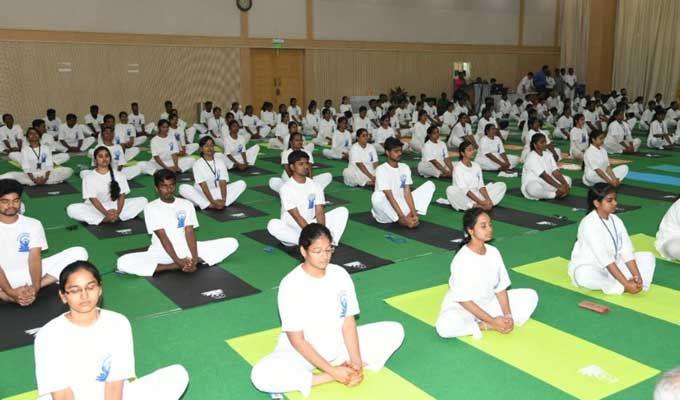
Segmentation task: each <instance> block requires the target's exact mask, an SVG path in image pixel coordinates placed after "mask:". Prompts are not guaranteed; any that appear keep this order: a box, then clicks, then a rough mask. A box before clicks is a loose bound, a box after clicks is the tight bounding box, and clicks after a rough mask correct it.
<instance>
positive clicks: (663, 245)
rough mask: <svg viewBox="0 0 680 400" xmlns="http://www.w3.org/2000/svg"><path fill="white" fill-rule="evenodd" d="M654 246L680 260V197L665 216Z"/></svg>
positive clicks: (668, 257)
mask: <svg viewBox="0 0 680 400" xmlns="http://www.w3.org/2000/svg"><path fill="white" fill-rule="evenodd" d="M654 246H655V247H656V249H657V250H658V251H659V253H661V255H663V256H664V257H666V258H667V259H669V260H676V261H680V199H678V200H676V201H675V203H673V205H672V206H671V207H670V208H669V209H668V211H666V214H665V215H664V216H663V219H662V220H661V223H660V224H659V231H658V232H657V233H656V241H655V242H654Z"/></svg>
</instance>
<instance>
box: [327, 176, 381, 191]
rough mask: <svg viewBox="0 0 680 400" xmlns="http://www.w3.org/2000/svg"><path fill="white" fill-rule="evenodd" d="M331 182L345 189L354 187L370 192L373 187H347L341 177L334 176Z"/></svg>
mask: <svg viewBox="0 0 680 400" xmlns="http://www.w3.org/2000/svg"><path fill="white" fill-rule="evenodd" d="M333 181H335V182H337V183H339V184H341V185H343V186H344V187H346V188H352V187H355V188H357V189H364V190H370V191H371V192H372V191H373V186H368V185H367V186H347V185H345V181H344V180H343V179H342V176H334V177H333Z"/></svg>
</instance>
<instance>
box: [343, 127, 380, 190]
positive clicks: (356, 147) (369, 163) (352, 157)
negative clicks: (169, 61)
mask: <svg viewBox="0 0 680 400" xmlns="http://www.w3.org/2000/svg"><path fill="white" fill-rule="evenodd" d="M383 121H384V119H383ZM368 139H369V134H368V131H367V130H366V129H359V131H358V132H357V142H356V143H354V144H353V145H352V148H351V149H350V151H349V164H348V165H347V168H345V169H344V170H343V171H342V179H343V181H344V182H345V185H347V186H367V185H368V186H374V185H375V169H376V167H377V166H378V153H377V152H376V150H375V147H373V145H372V144H370V143H368Z"/></svg>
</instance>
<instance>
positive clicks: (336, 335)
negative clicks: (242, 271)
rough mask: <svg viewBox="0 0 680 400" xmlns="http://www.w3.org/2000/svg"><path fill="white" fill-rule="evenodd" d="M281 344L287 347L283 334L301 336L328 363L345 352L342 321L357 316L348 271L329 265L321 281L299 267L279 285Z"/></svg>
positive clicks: (352, 287) (352, 284)
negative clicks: (300, 334)
mask: <svg viewBox="0 0 680 400" xmlns="http://www.w3.org/2000/svg"><path fill="white" fill-rule="evenodd" d="M278 305H279V316H280V317H281V331H282V333H281V336H280V340H281V341H283V343H285V345H286V346H289V342H288V338H287V335H286V332H302V333H303V334H304V337H305V340H307V342H309V344H310V345H311V346H312V347H313V348H314V350H316V352H317V353H319V355H320V356H321V357H323V358H324V359H325V360H327V361H333V360H335V359H336V358H338V357H340V356H341V355H342V354H343V353H344V352H343V349H344V348H345V341H344V338H343V334H342V326H343V323H344V321H345V318H347V317H349V316H354V315H357V314H359V302H358V301H357V296H356V292H355V290H354V283H353V282H352V278H351V277H350V276H349V274H348V273H347V271H345V270H344V269H343V268H342V267H339V266H337V265H335V264H328V266H327V267H326V273H325V275H324V276H323V277H322V278H315V277H313V276H311V275H309V274H308V273H307V272H305V270H303V269H302V266H301V265H299V266H297V267H296V268H295V269H293V270H292V271H290V272H289V273H288V275H286V276H285V277H284V278H283V280H281V284H280V285H279V294H278Z"/></svg>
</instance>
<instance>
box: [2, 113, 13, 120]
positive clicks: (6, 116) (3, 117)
mask: <svg viewBox="0 0 680 400" xmlns="http://www.w3.org/2000/svg"><path fill="white" fill-rule="evenodd" d="M9 117H12V114H2V120H3V121H4V120H5V119H7V118H9ZM12 118H14V117H12Z"/></svg>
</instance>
